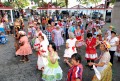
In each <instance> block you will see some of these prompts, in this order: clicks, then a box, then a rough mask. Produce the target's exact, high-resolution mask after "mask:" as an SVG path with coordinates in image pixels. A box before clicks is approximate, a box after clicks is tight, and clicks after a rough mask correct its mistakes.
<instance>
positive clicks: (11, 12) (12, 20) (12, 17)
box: [10, 10, 13, 23]
mask: <svg viewBox="0 0 120 81" xmlns="http://www.w3.org/2000/svg"><path fill="white" fill-rule="evenodd" d="M10 13H11V21H12V23H13V13H12V10H10Z"/></svg>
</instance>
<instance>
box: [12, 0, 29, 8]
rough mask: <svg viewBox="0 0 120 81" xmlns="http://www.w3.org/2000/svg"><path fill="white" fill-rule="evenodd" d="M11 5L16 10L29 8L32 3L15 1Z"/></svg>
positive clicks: (24, 0)
mask: <svg viewBox="0 0 120 81" xmlns="http://www.w3.org/2000/svg"><path fill="white" fill-rule="evenodd" d="M11 4H12V7H14V8H25V7H26V6H29V4H30V3H29V2H28V0H14V1H13V2H11Z"/></svg>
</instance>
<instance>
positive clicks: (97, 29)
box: [96, 25, 102, 41]
mask: <svg viewBox="0 0 120 81" xmlns="http://www.w3.org/2000/svg"><path fill="white" fill-rule="evenodd" d="M96 31H97V33H98V34H97V36H98V37H99V40H100V41H102V31H101V29H100V25H97V26H96Z"/></svg>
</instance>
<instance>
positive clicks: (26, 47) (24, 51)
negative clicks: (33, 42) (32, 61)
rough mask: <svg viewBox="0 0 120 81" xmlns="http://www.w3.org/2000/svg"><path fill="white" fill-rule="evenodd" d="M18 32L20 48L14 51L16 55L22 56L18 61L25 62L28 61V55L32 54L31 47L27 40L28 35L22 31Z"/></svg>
mask: <svg viewBox="0 0 120 81" xmlns="http://www.w3.org/2000/svg"><path fill="white" fill-rule="evenodd" d="M19 34H20V40H19V43H20V44H19V45H20V48H19V49H18V50H17V51H16V55H20V56H21V57H22V59H21V60H20V61H22V62H27V61H29V59H28V55H30V54H32V49H31V46H30V44H29V42H28V37H27V36H26V35H25V34H26V33H25V32H24V31H19Z"/></svg>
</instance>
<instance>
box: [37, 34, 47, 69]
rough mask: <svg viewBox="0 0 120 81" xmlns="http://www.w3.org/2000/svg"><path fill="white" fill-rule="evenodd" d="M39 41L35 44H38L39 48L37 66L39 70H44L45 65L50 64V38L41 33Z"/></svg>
mask: <svg viewBox="0 0 120 81" xmlns="http://www.w3.org/2000/svg"><path fill="white" fill-rule="evenodd" d="M38 39H39V41H40V42H39V43H38V44H36V45H35V46H38V48H37V54H38V60H37V66H38V69H39V70H42V69H44V68H45V66H46V65H47V64H48V61H47V58H46V57H47V56H48V44H49V43H48V40H47V38H46V37H45V35H43V33H39V35H38Z"/></svg>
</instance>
